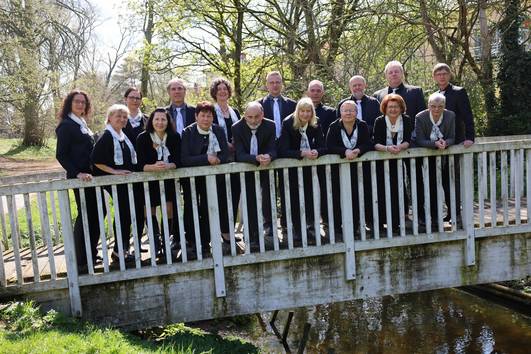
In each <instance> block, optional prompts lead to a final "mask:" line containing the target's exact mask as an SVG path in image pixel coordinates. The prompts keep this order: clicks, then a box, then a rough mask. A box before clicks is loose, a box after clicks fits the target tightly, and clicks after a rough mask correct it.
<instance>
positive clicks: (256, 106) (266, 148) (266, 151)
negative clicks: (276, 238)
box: [232, 102, 277, 249]
mask: <svg viewBox="0 0 531 354" xmlns="http://www.w3.org/2000/svg"><path fill="white" fill-rule="evenodd" d="M253 131H254V133H255V136H256V139H257V151H252V150H251V143H252V139H253ZM232 137H233V140H234V146H235V148H236V161H237V162H247V163H252V164H255V165H257V166H264V167H265V166H268V165H269V164H270V163H271V161H273V160H274V159H275V158H276V157H277V147H276V145H277V143H276V136H275V123H274V122H273V121H271V120H269V119H264V111H263V108H262V105H261V104H260V103H258V102H251V103H249V104H248V105H247V107H246V109H245V115H244V119H240V120H239V121H238V122H236V123H234V125H233V126H232ZM260 186H261V189H262V206H261V207H262V213H263V216H264V230H266V238H265V243H266V247H267V248H271V245H272V237H271V232H272V227H273V223H272V218H271V198H270V191H269V172H268V171H262V172H260ZM242 187H243V186H242ZM245 192H246V197H247V206H243V207H244V208H245V207H246V208H247V213H248V218H249V225H245V227H248V228H249V235H250V241H251V248H252V249H256V248H257V246H258V218H257V215H258V214H257V213H258V212H260V210H259V208H257V204H256V191H255V179H254V172H247V173H245ZM275 218H276V215H275Z"/></svg>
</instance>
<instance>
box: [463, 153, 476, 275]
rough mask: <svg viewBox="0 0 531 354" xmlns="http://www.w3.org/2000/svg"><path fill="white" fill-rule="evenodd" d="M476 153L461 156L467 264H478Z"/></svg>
mask: <svg viewBox="0 0 531 354" xmlns="http://www.w3.org/2000/svg"><path fill="white" fill-rule="evenodd" d="M473 157H474V154H472V153H467V154H464V155H462V156H461V159H460V160H459V161H460V169H461V193H462V195H463V198H462V199H461V204H462V208H463V227H464V229H465V231H466V248H465V259H466V265H467V266H471V265H475V264H476V245H475V231H474V204H473V202H474V160H473Z"/></svg>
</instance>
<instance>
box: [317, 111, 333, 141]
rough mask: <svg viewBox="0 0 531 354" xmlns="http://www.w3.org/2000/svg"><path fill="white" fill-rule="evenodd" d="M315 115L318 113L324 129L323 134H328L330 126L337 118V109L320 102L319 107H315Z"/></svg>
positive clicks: (320, 123)
mask: <svg viewBox="0 0 531 354" xmlns="http://www.w3.org/2000/svg"><path fill="white" fill-rule="evenodd" d="M315 115H317V118H319V125H320V126H321V129H322V131H323V136H326V133H327V132H328V127H329V126H330V124H332V122H333V121H335V120H336V110H335V109H333V108H332V107H329V106H325V105H324V104H322V103H319V104H318V105H317V107H315Z"/></svg>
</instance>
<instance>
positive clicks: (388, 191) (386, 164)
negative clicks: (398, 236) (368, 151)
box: [384, 160, 396, 238]
mask: <svg viewBox="0 0 531 354" xmlns="http://www.w3.org/2000/svg"><path fill="white" fill-rule="evenodd" d="M384 187H385V219H386V223H387V238H392V237H393V215H392V211H391V209H392V208H391V198H392V197H391V181H390V176H389V160H384ZM395 213H396V210H395Z"/></svg>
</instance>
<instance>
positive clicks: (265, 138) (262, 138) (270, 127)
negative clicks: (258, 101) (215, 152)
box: [232, 118, 277, 166]
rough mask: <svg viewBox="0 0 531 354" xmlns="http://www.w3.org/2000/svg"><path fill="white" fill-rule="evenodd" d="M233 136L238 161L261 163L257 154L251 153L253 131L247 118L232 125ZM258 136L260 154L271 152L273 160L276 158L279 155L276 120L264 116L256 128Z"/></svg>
mask: <svg viewBox="0 0 531 354" xmlns="http://www.w3.org/2000/svg"><path fill="white" fill-rule="evenodd" d="M232 137H233V139H234V145H235V147H236V161H238V162H248V163H252V164H255V165H257V166H258V165H260V163H258V162H257V161H256V156H255V155H251V154H250V153H249V152H250V151H251V137H252V132H251V129H250V128H249V126H248V125H247V122H246V121H245V119H241V120H240V121H238V122H237V123H236V124H234V125H233V126H232ZM256 138H257V140H258V154H259V155H260V154H269V155H270V156H271V160H274V159H275V158H276V157H277V148H276V134H275V122H273V121H272V120H269V119H266V118H264V120H262V124H260V126H259V127H258V129H257V130H256Z"/></svg>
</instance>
